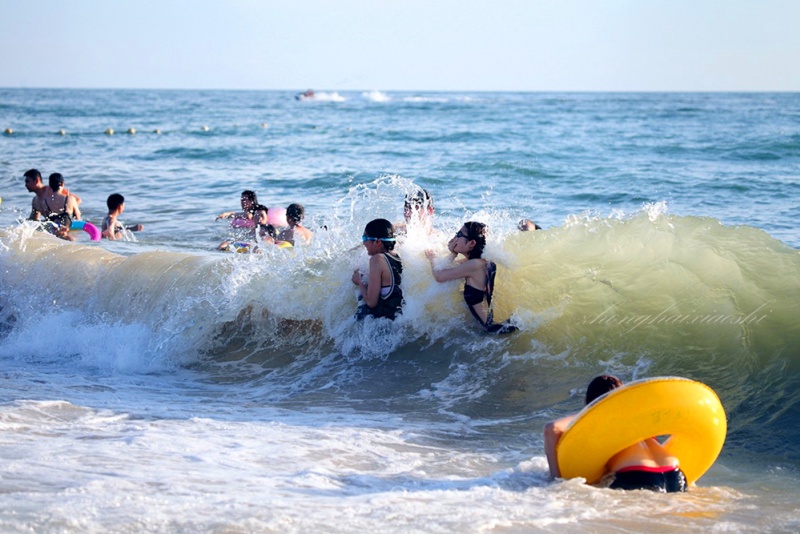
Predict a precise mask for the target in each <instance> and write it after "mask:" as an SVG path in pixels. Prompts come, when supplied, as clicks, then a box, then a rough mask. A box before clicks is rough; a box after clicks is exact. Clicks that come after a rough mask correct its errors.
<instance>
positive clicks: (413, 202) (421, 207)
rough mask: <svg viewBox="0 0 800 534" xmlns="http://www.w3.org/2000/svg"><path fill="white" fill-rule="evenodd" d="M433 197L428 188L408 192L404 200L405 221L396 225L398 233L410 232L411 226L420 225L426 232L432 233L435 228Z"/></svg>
mask: <svg viewBox="0 0 800 534" xmlns="http://www.w3.org/2000/svg"><path fill="white" fill-rule="evenodd" d="M433 211H434V210H433V197H432V196H431V194H430V193H429V192H428V190H427V189H423V188H419V189H418V190H417V191H415V192H413V193H407V194H406V196H405V199H404V201H403V218H404V219H405V221H404V222H401V223H398V224H396V225H395V231H396V232H397V233H398V234H406V233H408V227H409V226H419V227H421V228H422V229H423V231H424V233H425V234H428V235H430V234H431V233H433V232H434V230H433Z"/></svg>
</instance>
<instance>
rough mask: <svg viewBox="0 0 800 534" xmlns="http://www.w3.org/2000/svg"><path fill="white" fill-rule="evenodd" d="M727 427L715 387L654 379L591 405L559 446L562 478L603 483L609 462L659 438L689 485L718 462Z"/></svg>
mask: <svg viewBox="0 0 800 534" xmlns="http://www.w3.org/2000/svg"><path fill="white" fill-rule="evenodd" d="M727 431H728V423H727V421H726V419H725V410H724V409H723V408H722V403H720V401H719V397H717V394H716V393H714V390H712V389H711V388H710V387H708V386H706V385H705V384H702V383H700V382H695V381H694V380H689V379H687V378H649V379H646V380H637V381H635V382H631V383H629V384H626V385H624V386H622V387H621V388H618V389H615V390H613V391H611V392H610V393H608V394H606V395H605V396H603V397H601V398H599V399H597V400H596V401H595V402H593V403H591V404H590V405H588V406H586V407H585V408H584V409H583V410H582V411H581V412H580V413H579V414H578V416H577V417H576V418H575V419H573V420H572V422H571V423H570V425H569V426H568V427H567V430H566V431H565V432H564V434H563V435H562V436H561V439H560V440H559V442H558V445H556V457H557V458H558V467H559V469H560V471H561V476H562V477H563V478H575V477H583V478H585V479H586V482H587V483H589V484H594V483H597V482H599V481H600V479H601V478H602V476H603V475H604V474H605V466H606V463H607V462H608V460H609V459H611V457H612V456H614V455H615V454H616V453H618V452H619V451H621V450H623V449H625V448H627V447H630V446H631V445H633V444H635V443H638V442H639V441H643V440H645V439H647V438H651V437H654V436H664V435H670V438H669V439H668V440H667V441H666V442H665V443H664V448H665V449H666V450H667V451H668V452H669V453H670V454H671V455H672V456H675V457H676V458H678V460H679V461H680V468H681V470H683V472H684V474H685V475H686V480H687V482H688V483H689V484H694V482H695V481H696V480H697V479H699V478H700V477H701V476H703V474H704V473H705V472H706V471H708V469H709V468H710V467H711V466H712V465H713V463H714V462H715V461H716V459H717V456H719V453H720V451H721V450H722V444H723V443H724V442H725V435H726V433H727Z"/></svg>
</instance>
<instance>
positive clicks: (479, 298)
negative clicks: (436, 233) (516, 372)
mask: <svg viewBox="0 0 800 534" xmlns="http://www.w3.org/2000/svg"><path fill="white" fill-rule="evenodd" d="M486 231H487V228H486V225H485V224H483V223H479V222H474V221H469V222H465V223H464V226H462V227H461V229H460V230H459V231H458V232H457V233H456V235H455V237H453V238H452V239H451V240H450V241H449V242H448V243H447V249H448V250H449V251H450V258H449V259H450V262H453V261H454V260H455V259H456V258H457V257H458V255H459V254H461V255H463V256H465V257H466V258H467V259H466V260H465V261H462V262H460V263H457V264H456V265H454V266H453V267H448V268H443V269H437V268H436V266H435V265H434V259H436V253H435V252H433V251H432V250H426V251H425V256H427V257H428V261H429V262H430V264H431V272H432V273H433V278H434V279H435V280H436V281H437V282H448V281H450V280H457V279H459V278H463V279H464V302H466V303H467V307H468V308H469V311H470V313H471V314H472V316H473V317H475V319H476V320H477V321H478V322H479V323H480V324H481V326H482V327H483V328H484V330H486V331H487V332H489V333H492V334H506V333H509V332H514V331H516V330H517V327H516V326H514V325H512V324H510V323H509V322H508V321H506V322H505V323H501V324H497V323H495V322H494V321H493V317H492V308H491V304H492V291H493V290H494V276H495V272H496V266H495V264H494V262H491V261H486V260H485V259H483V258H482V257H481V256H482V255H483V249H484V247H485V246H486ZM484 302H485V304H484Z"/></svg>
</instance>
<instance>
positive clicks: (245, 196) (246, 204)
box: [242, 189, 258, 211]
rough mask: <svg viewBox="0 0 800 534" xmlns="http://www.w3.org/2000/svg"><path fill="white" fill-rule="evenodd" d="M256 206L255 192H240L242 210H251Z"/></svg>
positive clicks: (247, 190)
mask: <svg viewBox="0 0 800 534" xmlns="http://www.w3.org/2000/svg"><path fill="white" fill-rule="evenodd" d="M256 204H258V197H257V196H256V192H255V191H251V190H249V189H246V190H244V191H242V209H243V210H245V211H249V210H252V209H253V206H255V205H256Z"/></svg>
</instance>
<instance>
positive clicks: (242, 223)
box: [217, 189, 314, 253]
mask: <svg viewBox="0 0 800 534" xmlns="http://www.w3.org/2000/svg"><path fill="white" fill-rule="evenodd" d="M240 202H241V207H242V209H241V211H226V212H225V213H220V214H219V215H217V220H220V219H229V220H230V224H231V229H232V231H233V232H234V234H235V238H234V239H233V240H226V241H223V242H222V243H220V245H219V247H217V249H218V250H222V251H226V252H253V253H259V252H261V248H260V246H262V245H277V246H279V247H293V246H294V245H295V242H302V243H305V244H307V243H309V242H311V238H312V237H313V236H314V233H313V232H312V231H311V230H309V229H308V228H306V227H305V226H304V225H303V219H305V213H306V211H305V208H304V207H303V205H302V204H296V203H293V204H289V206H288V207H287V208H285V209H284V208H268V207H267V206H264V205H263V204H259V202H258V196H257V195H256V193H255V191H251V190H249V189H248V190H245V191H242V196H241V198H240Z"/></svg>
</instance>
